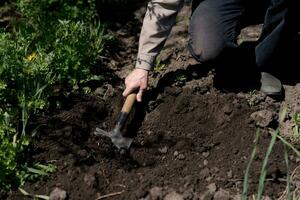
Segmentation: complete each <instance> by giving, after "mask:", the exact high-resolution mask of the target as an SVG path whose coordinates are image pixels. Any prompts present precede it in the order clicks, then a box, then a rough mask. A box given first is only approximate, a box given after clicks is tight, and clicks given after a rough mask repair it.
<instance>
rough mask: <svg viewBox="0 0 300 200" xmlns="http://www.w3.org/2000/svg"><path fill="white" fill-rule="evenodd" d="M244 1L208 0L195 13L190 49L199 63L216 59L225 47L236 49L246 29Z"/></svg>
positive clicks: (192, 21)
mask: <svg viewBox="0 0 300 200" xmlns="http://www.w3.org/2000/svg"><path fill="white" fill-rule="evenodd" d="M244 12H245V8H244V3H243V0H226V1H224V0H206V1H203V2H201V3H200V4H199V5H198V7H197V8H196V9H195V10H194V12H193V15H192V19H191V22H190V26H189V44H188V48H189V50H190V52H191V54H192V55H193V57H194V58H195V59H196V60H198V61H199V62H207V61H211V60H214V59H216V58H217V57H218V56H219V55H220V54H221V52H222V51H223V50H224V49H225V48H235V47H237V45H236V37H237V36H238V34H239V33H240V30H241V28H242V23H243V22H242V21H243V16H244Z"/></svg>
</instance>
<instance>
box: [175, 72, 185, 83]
mask: <svg viewBox="0 0 300 200" xmlns="http://www.w3.org/2000/svg"><path fill="white" fill-rule="evenodd" d="M186 80H187V77H186V76H185V75H184V74H178V75H176V76H175V80H174V81H175V85H177V86H180V85H184V84H185V82H186Z"/></svg>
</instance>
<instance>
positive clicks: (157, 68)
mask: <svg viewBox="0 0 300 200" xmlns="http://www.w3.org/2000/svg"><path fill="white" fill-rule="evenodd" d="M165 68H166V64H164V63H162V62H161V59H160V58H159V57H157V58H156V60H155V65H154V72H155V73H159V72H161V71H163V70H164V69H165Z"/></svg>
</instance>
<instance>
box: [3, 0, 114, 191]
mask: <svg viewBox="0 0 300 200" xmlns="http://www.w3.org/2000/svg"><path fill="white" fill-rule="evenodd" d="M15 6H16V8H17V13H19V14H18V15H19V17H18V18H16V20H15V21H14V22H12V24H11V26H10V30H12V31H8V30H5V29H3V30H0V57H1V59H0V187H1V188H6V189H9V188H10V187H11V186H18V185H20V184H23V183H24V181H25V179H28V177H29V176H28V174H29V173H32V171H34V170H32V168H29V167H27V164H26V161H25V159H24V153H25V152H26V149H27V148H28V145H29V142H30V134H29V133H28V130H27V129H26V127H27V124H28V121H29V120H30V117H31V116H32V115H34V114H37V113H39V112H42V111H43V110H45V109H46V108H47V107H48V104H49V101H48V98H49V96H51V94H52V93H53V90H54V89H53V88H54V87H55V86H57V85H59V86H62V87H64V88H70V90H74V89H78V88H79V89H80V87H81V84H84V83H86V82H87V81H89V80H91V79H97V80H99V78H101V76H100V77H99V76H94V75H92V73H91V67H93V66H94V65H95V64H96V63H97V61H98V59H99V57H100V56H101V53H102V51H103V49H104V44H105V41H107V40H109V39H110V36H108V35H106V34H105V33H104V29H103V27H102V26H101V25H100V24H99V22H96V19H97V14H96V12H95V9H94V8H95V1H94V0H86V1H84V0H78V1H69V0H17V1H16V2H15ZM30 169H31V170H30Z"/></svg>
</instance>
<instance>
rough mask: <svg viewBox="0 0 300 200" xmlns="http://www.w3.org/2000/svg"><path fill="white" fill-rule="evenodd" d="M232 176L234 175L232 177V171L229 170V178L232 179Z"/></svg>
mask: <svg viewBox="0 0 300 200" xmlns="http://www.w3.org/2000/svg"><path fill="white" fill-rule="evenodd" d="M232 176H233V175H232V170H229V171H228V172H227V177H228V178H232Z"/></svg>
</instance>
